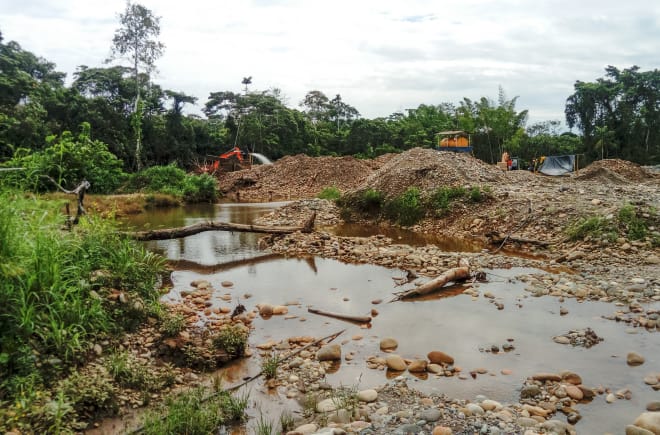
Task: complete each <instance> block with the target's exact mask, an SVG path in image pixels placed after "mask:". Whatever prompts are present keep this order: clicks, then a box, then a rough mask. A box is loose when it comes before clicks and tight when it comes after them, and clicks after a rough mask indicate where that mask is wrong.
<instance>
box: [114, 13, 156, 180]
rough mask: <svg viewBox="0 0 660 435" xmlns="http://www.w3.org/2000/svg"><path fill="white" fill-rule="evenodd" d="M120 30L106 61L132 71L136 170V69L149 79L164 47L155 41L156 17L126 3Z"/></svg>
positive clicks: (139, 112) (138, 118) (138, 136)
mask: <svg viewBox="0 0 660 435" xmlns="http://www.w3.org/2000/svg"><path fill="white" fill-rule="evenodd" d="M119 22H120V24H121V27H120V28H119V29H117V31H116V32H115V36H114V37H113V38H112V54H111V57H110V59H109V60H112V59H117V58H127V59H129V60H130V61H131V64H132V67H133V78H134V79H135V104H134V106H133V120H132V125H133V128H134V133H135V164H136V166H137V169H138V170H140V169H141V166H142V159H141V155H140V153H141V145H142V109H143V103H142V102H141V101H140V82H139V79H140V69H143V70H144V72H145V73H146V76H147V80H149V75H150V73H151V72H153V71H154V70H155V63H156V60H157V59H158V58H159V57H161V56H162V55H163V49H164V48H165V46H164V45H163V43H161V42H160V41H158V39H157V38H158V36H159V35H160V17H156V16H154V15H153V14H152V12H151V11H150V10H149V9H147V8H145V7H144V6H142V5H140V4H137V3H131V2H130V1H128V2H127V3H126V10H125V11H124V13H123V14H120V15H119Z"/></svg>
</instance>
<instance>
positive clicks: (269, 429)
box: [255, 414, 274, 435]
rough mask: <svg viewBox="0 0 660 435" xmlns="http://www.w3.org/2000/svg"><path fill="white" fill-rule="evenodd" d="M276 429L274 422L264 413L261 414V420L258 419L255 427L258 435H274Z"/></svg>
mask: <svg viewBox="0 0 660 435" xmlns="http://www.w3.org/2000/svg"><path fill="white" fill-rule="evenodd" d="M273 429H274V425H273V422H272V421H270V420H268V419H267V418H265V417H264V415H263V414H259V420H257V427H256V428H255V434H256V435H272V433H273Z"/></svg>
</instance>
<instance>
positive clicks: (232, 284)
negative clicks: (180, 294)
mask: <svg viewBox="0 0 660 435" xmlns="http://www.w3.org/2000/svg"><path fill="white" fill-rule="evenodd" d="M220 285H221V286H223V287H233V286H234V283H233V282H231V281H222V282H221V283H220ZM198 288H199V287H198Z"/></svg>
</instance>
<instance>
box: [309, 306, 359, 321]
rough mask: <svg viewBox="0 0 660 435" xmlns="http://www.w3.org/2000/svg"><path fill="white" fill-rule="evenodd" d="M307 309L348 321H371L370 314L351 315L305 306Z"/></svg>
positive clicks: (314, 312)
mask: <svg viewBox="0 0 660 435" xmlns="http://www.w3.org/2000/svg"><path fill="white" fill-rule="evenodd" d="M307 311H309V312H310V313H313V314H320V315H322V316H328V317H334V318H335V319H341V320H348V321H349V322H358V323H369V322H371V317H370V316H353V315H350V314H342V313H333V312H332V311H323V310H317V309H316V308H307Z"/></svg>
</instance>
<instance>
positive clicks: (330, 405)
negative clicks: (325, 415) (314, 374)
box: [316, 398, 337, 412]
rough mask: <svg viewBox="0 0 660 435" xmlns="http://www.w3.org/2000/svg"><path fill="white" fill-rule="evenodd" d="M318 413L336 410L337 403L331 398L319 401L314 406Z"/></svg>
mask: <svg viewBox="0 0 660 435" xmlns="http://www.w3.org/2000/svg"><path fill="white" fill-rule="evenodd" d="M316 410H317V411H318V412H332V411H336V410H337V402H336V401H335V400H333V399H332V398H329V399H324V400H321V401H320V402H319V403H317V404H316Z"/></svg>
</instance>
